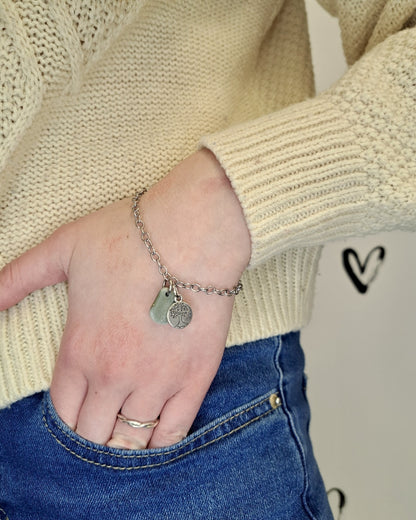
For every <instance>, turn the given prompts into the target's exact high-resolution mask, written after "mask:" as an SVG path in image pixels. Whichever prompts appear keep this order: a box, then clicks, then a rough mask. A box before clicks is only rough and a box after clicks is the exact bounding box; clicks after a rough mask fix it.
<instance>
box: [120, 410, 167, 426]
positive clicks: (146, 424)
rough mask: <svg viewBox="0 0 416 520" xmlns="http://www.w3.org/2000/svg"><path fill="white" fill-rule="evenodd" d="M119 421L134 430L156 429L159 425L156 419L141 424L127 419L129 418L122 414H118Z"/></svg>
mask: <svg viewBox="0 0 416 520" xmlns="http://www.w3.org/2000/svg"><path fill="white" fill-rule="evenodd" d="M117 419H119V420H120V421H121V422H123V423H126V424H128V425H129V426H131V427H132V428H155V427H156V426H157V425H158V424H159V419H156V420H155V421H147V422H141V421H135V420H134V419H127V417H125V416H124V415H123V414H121V413H118V414H117Z"/></svg>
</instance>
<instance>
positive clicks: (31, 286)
mask: <svg viewBox="0 0 416 520" xmlns="http://www.w3.org/2000/svg"><path fill="white" fill-rule="evenodd" d="M66 227H67V226H63V227H61V228H59V229H58V230H57V231H55V232H54V233H53V234H52V235H51V236H50V237H49V238H47V239H46V240H45V241H44V242H42V243H41V244H39V245H37V246H35V247H34V248H32V249H29V250H28V251H26V252H25V253H23V254H22V255H21V256H19V257H18V258H16V259H15V260H13V261H12V262H10V263H9V264H7V265H5V266H4V267H3V269H1V271H0V311H2V310H4V309H8V308H9V307H11V306H12V305H15V304H16V303H18V302H19V301H20V300H22V299H23V298H24V297H25V296H27V295H28V294H29V293H31V292H32V291H34V290H36V289H41V288H42V287H46V286H47V285H53V284H55V283H58V282H62V281H64V280H66V278H67V276H66V271H67V265H68V259H69V255H65V250H67V249H68V246H67V242H66V240H64V239H63V235H64V234H65V235H66V233H65V231H64V230H65V228H66Z"/></svg>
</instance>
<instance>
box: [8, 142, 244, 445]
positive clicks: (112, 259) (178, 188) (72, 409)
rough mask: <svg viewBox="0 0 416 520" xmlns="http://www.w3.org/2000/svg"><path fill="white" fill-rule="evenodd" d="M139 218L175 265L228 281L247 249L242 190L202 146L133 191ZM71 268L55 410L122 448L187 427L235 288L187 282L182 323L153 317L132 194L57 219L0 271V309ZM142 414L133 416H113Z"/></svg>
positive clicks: (194, 278)
mask: <svg viewBox="0 0 416 520" xmlns="http://www.w3.org/2000/svg"><path fill="white" fill-rule="evenodd" d="M140 210H141V214H142V217H143V220H144V222H145V225H146V229H147V230H148V231H149V234H150V236H151V238H152V241H153V243H154V246H155V248H156V249H157V250H158V252H159V253H160V255H161V257H162V262H163V263H165V264H166V265H167V267H168V268H169V270H170V272H172V274H175V275H177V276H178V277H179V278H180V279H182V280H185V281H189V282H199V283H201V284H204V285H209V284H213V285H215V286H216V287H218V288H228V287H233V285H234V284H235V283H236V282H237V281H238V279H239V278H240V276H241V274H242V272H243V270H244V268H245V267H246V266H247V264H248V261H249V257H250V238H249V233H248V230H247V226H246V224H245V220H244V217H243V214H242V210H241V207H240V204H239V202H238V199H237V198H236V196H235V194H234V192H233V190H232V188H231V186H230V183H229V181H228V179H227V178H226V176H225V174H224V172H223V170H222V169H221V167H220V165H219V164H218V162H217V161H216V159H215V158H214V156H213V155H212V154H211V153H210V152H209V151H207V150H202V151H199V152H197V153H195V154H193V155H191V156H190V157H188V158H187V159H185V160H184V161H183V162H182V163H180V164H179V165H178V166H177V167H176V168H174V169H173V170H172V171H171V172H170V173H169V174H168V175H167V176H166V177H165V178H164V179H163V180H162V181H160V182H159V183H157V184H156V185H154V186H153V187H152V188H151V189H150V190H149V191H148V192H147V193H146V194H145V195H143V197H142V199H141V201H140ZM64 280H68V318H67V323H66V326H65V330H64V334H63V337H62V342H61V347H60V351H59V355H58V358H57V362H56V366H55V370H54V374H53V380H52V384H51V397H52V401H53V403H54V406H55V408H56V410H57V412H58V414H59V415H60V417H61V418H62V419H63V420H64V421H65V422H66V423H67V424H68V425H69V426H70V427H71V428H73V429H74V430H75V431H76V432H77V433H78V434H79V435H81V436H82V437H84V438H86V439H89V440H91V441H93V442H95V443H99V444H107V445H109V446H113V447H120V448H127V449H144V448H146V447H149V448H155V447H162V446H168V445H171V444H174V443H175V442H178V441H179V440H181V439H182V438H183V437H184V436H186V434H187V432H188V430H189V428H190V426H191V424H192V422H193V420H194V418H195V416H196V414H197V412H198V410H199V407H200V405H201V403H202V400H203V398H204V396H205V394H206V392H207V390H208V388H209V386H210V384H211V381H212V379H213V378H214V376H215V374H216V371H217V369H218V366H219V363H220V361H221V357H222V354H223V350H224V346H225V341H226V337H227V333H228V329H229V324H230V319H231V312H232V305H233V297H226V296H217V295H212V296H207V295H205V294H201V293H199V294H196V293H193V292H191V291H188V290H182V296H183V299H184V300H185V301H187V302H189V303H190V304H191V306H192V310H193V319H192V322H191V323H190V324H189V325H188V327H186V328H184V329H174V328H172V327H170V326H169V325H161V324H157V323H155V322H154V321H152V319H151V318H150V315H149V309H150V307H151V304H152V302H153V301H154V299H155V297H156V295H157V294H158V291H159V290H160V289H161V287H162V282H163V278H162V276H161V275H160V274H159V272H158V269H157V266H156V264H155V263H154V262H152V260H151V258H150V256H149V253H148V251H147V250H146V247H145V246H144V244H143V243H142V241H141V240H140V233H139V232H138V230H137V229H136V227H135V224H134V220H133V216H132V212H131V201H130V200H129V199H125V200H122V201H119V202H116V203H113V204H111V205H109V206H107V207H105V208H103V209H101V210H99V211H97V212H95V213H92V214H90V215H88V216H86V217H83V218H80V219H79V220H77V221H75V222H73V223H71V224H67V225H64V226H62V227H61V228H59V229H58V230H57V231H56V232H55V233H53V234H52V235H51V236H50V237H49V238H48V239H46V240H45V241H44V242H42V243H41V244H40V245H38V246H36V247H35V248H33V249H31V250H29V251H27V252H26V253H24V254H23V255H22V256H21V257H19V258H17V259H16V260H14V261H13V262H11V263H10V264H8V265H7V266H5V267H4V268H3V269H2V270H1V272H0V286H1V291H0V310H3V309H6V308H8V307H10V306H12V305H14V304H16V303H17V302H19V301H20V300H21V299H23V298H24V297H25V296H26V295H27V294H29V293H30V292H32V291H34V290H36V289H39V288H42V287H45V286H47V285H52V284H55V283H57V282H60V281H64ZM119 412H121V414H123V415H124V416H125V417H127V418H128V419H134V420H135V421H140V422H147V421H153V420H155V419H156V418H158V417H159V418H160V420H159V423H158V424H157V426H156V427H155V428H149V429H146V428H132V426H130V425H129V424H128V423H125V422H122V421H120V420H119V419H117V414H118V413H119Z"/></svg>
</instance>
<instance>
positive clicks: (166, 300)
mask: <svg viewBox="0 0 416 520" xmlns="http://www.w3.org/2000/svg"><path fill="white" fill-rule="evenodd" d="M174 302H175V293H174V292H173V290H169V287H165V286H163V287H162V288H161V289H160V291H159V292H158V294H157V296H156V298H155V301H154V302H153V303H152V306H151V307H150V317H151V318H152V320H153V321H154V322H156V323H160V324H165V323H168V310H169V308H170V307H171V306H172V304H173V303H174Z"/></svg>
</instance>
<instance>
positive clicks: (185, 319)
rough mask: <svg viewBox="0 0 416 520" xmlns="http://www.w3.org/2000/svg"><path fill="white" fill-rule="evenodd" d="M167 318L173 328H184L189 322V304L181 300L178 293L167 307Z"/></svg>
mask: <svg viewBox="0 0 416 520" xmlns="http://www.w3.org/2000/svg"><path fill="white" fill-rule="evenodd" d="M167 318H168V322H169V325H170V326H171V327H173V328H175V329H184V328H185V327H186V326H187V325H189V324H190V323H191V320H192V309H191V306H190V305H188V304H187V303H186V302H184V301H182V296H181V295H180V294H179V295H178V296H176V299H175V302H174V303H172V305H171V306H170V307H169V310H168V315H167Z"/></svg>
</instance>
